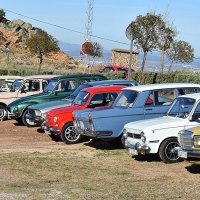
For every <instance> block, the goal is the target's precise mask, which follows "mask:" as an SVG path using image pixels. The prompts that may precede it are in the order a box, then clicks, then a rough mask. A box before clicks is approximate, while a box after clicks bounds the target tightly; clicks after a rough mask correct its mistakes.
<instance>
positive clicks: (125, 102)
mask: <svg viewBox="0 0 200 200" xmlns="http://www.w3.org/2000/svg"><path fill="white" fill-rule="evenodd" d="M137 95H138V92H136V91H129V90H122V92H121V93H120V94H119V96H118V97H117V99H116V100H115V102H114V104H113V106H114V107H121V108H130V107H132V106H133V103H134V101H135V99H136V97H137Z"/></svg>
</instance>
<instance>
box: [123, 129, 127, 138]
mask: <svg viewBox="0 0 200 200" xmlns="http://www.w3.org/2000/svg"><path fill="white" fill-rule="evenodd" d="M123 136H124V138H125V139H126V138H127V137H128V132H127V130H126V129H124V130H123Z"/></svg>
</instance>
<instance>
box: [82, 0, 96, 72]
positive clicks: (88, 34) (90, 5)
mask: <svg viewBox="0 0 200 200" xmlns="http://www.w3.org/2000/svg"><path fill="white" fill-rule="evenodd" d="M93 6H94V0H88V11H87V12H86V14H87V23H86V24H85V28H86V35H85V37H84V38H85V40H86V41H89V42H91V35H92V20H93ZM87 59H88V56H87V54H85V62H84V73H85V72H86V67H87Z"/></svg>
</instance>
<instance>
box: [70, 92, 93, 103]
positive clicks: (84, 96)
mask: <svg viewBox="0 0 200 200" xmlns="http://www.w3.org/2000/svg"><path fill="white" fill-rule="evenodd" d="M89 97H90V93H88V92H79V94H78V96H77V97H76V98H75V99H74V102H73V104H76V105H79V106H84V105H85V104H86V102H87V100H88V98H89Z"/></svg>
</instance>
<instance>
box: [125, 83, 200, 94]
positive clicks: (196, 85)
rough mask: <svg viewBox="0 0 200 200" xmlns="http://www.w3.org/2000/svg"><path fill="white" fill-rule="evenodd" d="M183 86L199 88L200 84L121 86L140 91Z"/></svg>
mask: <svg viewBox="0 0 200 200" xmlns="http://www.w3.org/2000/svg"><path fill="white" fill-rule="evenodd" d="M185 87H187V88H190V87H191V88H192V87H199V88H200V84H195V83H162V84H149V85H138V86H130V87H126V88H123V89H122V90H136V91H139V92H142V91H148V90H157V89H170V88H185Z"/></svg>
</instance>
